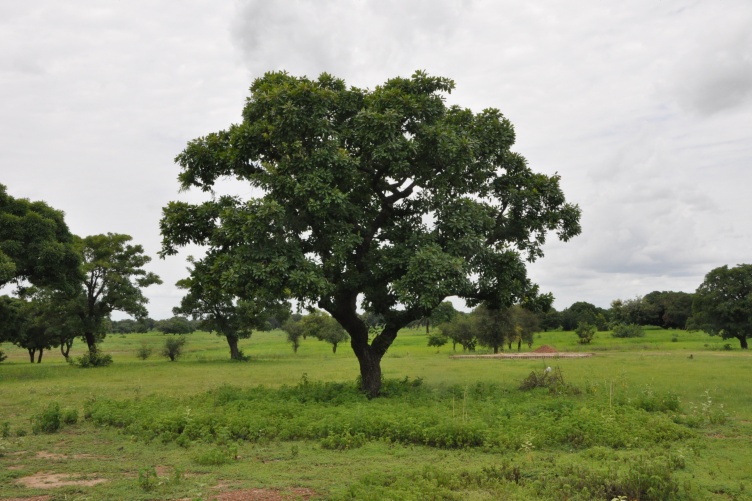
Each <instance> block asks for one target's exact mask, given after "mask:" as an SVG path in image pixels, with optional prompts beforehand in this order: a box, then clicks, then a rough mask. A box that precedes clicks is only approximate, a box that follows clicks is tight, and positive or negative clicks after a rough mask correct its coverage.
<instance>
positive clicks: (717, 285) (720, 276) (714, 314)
mask: <svg viewBox="0 0 752 501" xmlns="http://www.w3.org/2000/svg"><path fill="white" fill-rule="evenodd" d="M692 313H693V317H692V326H693V327H694V328H697V329H700V330H704V331H705V332H707V333H708V334H710V335H711V336H718V335H720V336H721V337H722V338H723V339H731V338H736V339H738V340H739V343H740V345H741V347H742V349H746V348H747V346H748V343H747V338H748V337H750V336H752V265H750V264H740V265H738V266H735V267H734V268H729V267H728V266H721V267H719V268H715V269H713V270H711V271H710V272H709V273H708V274H707V275H705V280H704V281H703V283H702V284H700V287H698V288H697V292H695V296H694V300H693V303H692Z"/></svg>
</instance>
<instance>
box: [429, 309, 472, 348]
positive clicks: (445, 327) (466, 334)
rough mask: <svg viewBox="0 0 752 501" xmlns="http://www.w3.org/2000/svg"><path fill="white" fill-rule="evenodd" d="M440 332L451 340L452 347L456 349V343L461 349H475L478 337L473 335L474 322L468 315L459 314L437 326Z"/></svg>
mask: <svg viewBox="0 0 752 501" xmlns="http://www.w3.org/2000/svg"><path fill="white" fill-rule="evenodd" d="M439 328H440V329H441V332H442V334H444V335H445V336H446V337H448V338H449V339H451V340H452V349H453V350H454V351H457V345H458V344H459V345H460V346H462V351H475V345H476V344H477V343H478V339H477V338H476V337H475V332H476V331H475V322H474V319H473V318H472V317H471V316H470V315H465V314H459V315H456V316H455V317H454V318H453V319H452V320H451V321H449V322H446V323H443V324H441V325H440V326H439Z"/></svg>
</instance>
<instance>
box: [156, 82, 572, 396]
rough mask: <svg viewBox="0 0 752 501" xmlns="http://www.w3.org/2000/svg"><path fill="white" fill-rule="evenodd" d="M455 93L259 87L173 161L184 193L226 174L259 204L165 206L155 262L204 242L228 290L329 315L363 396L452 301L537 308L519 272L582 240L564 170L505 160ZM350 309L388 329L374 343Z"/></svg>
mask: <svg viewBox="0 0 752 501" xmlns="http://www.w3.org/2000/svg"><path fill="white" fill-rule="evenodd" d="M453 88H454V82H452V81H451V80H450V79H448V78H442V77H431V76H429V75H427V74H425V73H424V72H416V73H415V74H414V75H413V76H412V77H411V78H394V79H391V80H389V81H387V82H386V83H385V84H383V85H381V86H377V87H376V88H374V89H373V90H364V89H359V88H355V87H351V88H347V87H346V85H345V82H344V81H342V80H339V79H336V78H334V77H332V76H331V75H328V74H322V75H321V76H320V77H319V78H318V79H317V80H310V79H308V78H305V77H294V76H291V75H289V74H287V73H285V72H274V73H267V74H266V75H264V76H263V77H261V78H258V79H256V80H255V81H254V82H253V84H252V86H251V95H250V97H249V98H248V99H247V101H246V106H245V108H244V110H243V121H242V123H240V124H237V125H233V126H230V127H229V128H228V129H226V130H222V131H219V132H216V133H212V134H209V135H207V136H205V137H201V138H198V139H195V140H193V141H191V142H189V143H188V145H187V146H186V148H185V150H184V151H183V152H182V153H180V154H179V155H178V156H177V158H176V161H177V163H178V164H179V165H180V167H181V169H182V170H181V173H180V175H179V180H180V183H181V186H182V188H184V189H188V188H191V187H196V188H199V189H202V190H204V191H210V190H212V188H213V186H214V184H215V182H216V181H217V180H218V179H220V178H223V177H225V176H233V177H236V178H238V179H239V180H241V181H247V182H248V183H249V185H250V186H251V187H253V188H255V189H256V190H254V191H253V192H254V193H262V194H263V195H262V196H260V197H258V198H253V199H250V200H241V199H240V198H238V197H229V196H225V197H217V198H214V199H213V200H211V201H209V202H205V203H203V204H200V205H190V204H187V203H183V202H171V203H170V204H168V206H167V207H165V209H164V212H163V214H164V216H163V218H162V221H161V224H160V226H161V231H162V235H163V237H164V238H163V248H162V254H163V255H167V254H174V253H176V252H177V250H178V248H179V247H183V246H185V245H188V244H199V245H204V246H206V247H207V249H208V255H210V256H212V261H213V262H216V263H221V266H218V267H217V268H216V269H215V270H214V271H215V272H216V274H217V276H216V281H217V282H218V283H221V284H222V287H223V289H224V290H225V291H226V292H227V293H228V294H232V295H234V296H236V297H238V298H239V299H244V300H248V301H258V302H261V303H264V302H267V301H285V300H289V299H295V300H297V301H298V302H299V304H302V305H303V306H306V307H309V306H311V307H312V306H317V307H319V308H322V309H324V310H325V311H327V312H328V313H329V314H330V315H332V316H333V317H334V318H335V319H336V320H337V321H338V322H340V324H341V325H342V326H343V327H344V328H345V329H346V330H347V332H348V334H349V335H350V338H351V346H352V347H353V350H354V353H355V355H356V356H357V357H358V359H359V360H360V361H361V362H365V361H366V360H367V361H368V363H361V364H360V366H361V381H362V384H363V385H364V388H365V389H366V390H367V391H369V392H370V393H371V395H372V396H375V395H377V394H378V392H379V390H380V387H379V385H380V381H381V366H380V362H381V358H382V357H383V356H384V355H385V353H386V352H387V350H388V349H389V347H390V346H391V344H392V343H393V341H394V339H395V338H396V336H397V333H398V331H399V330H400V329H401V328H402V327H404V326H406V325H408V324H409V323H410V322H412V321H414V320H417V319H419V318H423V317H427V316H430V314H431V312H432V311H433V310H434V309H435V308H436V307H437V306H439V305H440V304H441V302H442V301H443V300H444V299H445V298H447V297H449V296H458V297H460V298H464V299H466V300H467V301H468V302H469V303H470V304H471V306H476V305H477V304H479V303H481V302H482V301H491V302H492V303H493V304H494V305H497V306H498V305H508V304H512V303H515V302H519V301H523V300H525V301H528V302H531V303H535V302H536V301H538V300H539V299H544V300H545V299H546V298H547V297H548V296H547V295H541V294H540V293H539V290H538V287H537V286H535V285H534V284H533V283H532V282H531V280H530V279H529V278H528V276H527V271H526V265H525V263H526V261H534V260H536V259H537V258H539V257H541V256H542V255H543V245H544V243H545V241H546V237H547V234H548V233H549V232H555V233H556V234H557V235H558V237H559V238H560V239H562V240H565V241H566V240H568V239H570V238H571V237H574V236H575V235H577V234H579V233H580V225H579V217H580V210H579V208H578V207H577V206H575V205H572V204H568V203H566V200H565V197H564V194H563V192H562V191H561V188H560V186H559V176H558V175H554V176H547V175H544V174H539V173H535V172H533V171H532V170H531V169H530V168H529V167H528V165H527V162H526V160H525V159H524V158H523V157H522V156H521V155H519V154H517V153H515V152H513V151H512V146H513V144H514V139H515V136H514V130H513V127H512V124H511V123H510V122H509V121H508V120H507V119H506V118H504V116H503V115H502V114H501V112H499V111H498V110H496V109H485V110H484V111H482V112H480V113H478V114H475V113H473V112H472V111H471V110H469V109H463V108H460V107H459V106H447V105H446V103H445V96H446V94H447V93H449V92H451V90H452V89H453ZM429 216H430V219H431V220H432V223H431V224H426V221H427V219H428V217H429ZM361 299H362V300H361ZM549 302H550V301H549ZM359 307H361V308H362V309H363V310H366V311H371V312H373V313H374V314H379V315H382V316H383V318H384V324H383V328H382V329H381V330H380V332H378V333H377V334H376V335H375V336H373V337H372V338H371V337H369V334H371V331H370V330H369V327H368V326H367V325H366V324H365V323H364V322H363V320H362V319H361V318H360V317H359V315H358V308H359ZM294 346H296V345H294Z"/></svg>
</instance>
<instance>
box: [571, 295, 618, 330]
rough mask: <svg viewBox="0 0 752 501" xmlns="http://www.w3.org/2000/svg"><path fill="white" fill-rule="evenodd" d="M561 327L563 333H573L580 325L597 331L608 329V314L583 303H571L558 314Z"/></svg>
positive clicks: (601, 309)
mask: <svg viewBox="0 0 752 501" xmlns="http://www.w3.org/2000/svg"><path fill="white" fill-rule="evenodd" d="M559 319H560V321H561V326H562V328H563V329H564V330H565V331H573V330H575V329H576V328H577V325H578V324H580V323H586V324H590V325H592V326H595V328H596V329H597V330H599V331H604V330H606V329H607V328H608V312H607V311H606V310H604V309H603V308H599V307H597V306H595V305H594V304H591V303H587V302H585V301H578V302H576V303H573V304H572V305H571V306H570V307H569V308H565V309H564V310H562V312H561V313H560V314H559Z"/></svg>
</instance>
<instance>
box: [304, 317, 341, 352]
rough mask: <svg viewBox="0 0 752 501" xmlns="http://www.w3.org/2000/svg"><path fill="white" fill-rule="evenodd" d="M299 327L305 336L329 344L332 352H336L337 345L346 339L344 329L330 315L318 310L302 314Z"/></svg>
mask: <svg viewBox="0 0 752 501" xmlns="http://www.w3.org/2000/svg"><path fill="white" fill-rule="evenodd" d="M300 327H301V328H302V329H303V333H304V334H305V335H306V336H313V337H315V338H316V339H318V340H319V341H326V342H327V343H329V344H331V345H332V353H337V345H338V344H339V343H342V342H344V341H347V339H348V336H347V332H345V329H343V328H342V326H341V325H340V324H339V323H338V322H337V321H336V320H334V319H333V318H332V317H331V316H330V315H328V314H326V313H324V312H322V311H319V310H314V311H312V312H311V313H309V314H308V315H306V316H304V317H303V319H302V320H301V321H300Z"/></svg>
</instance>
